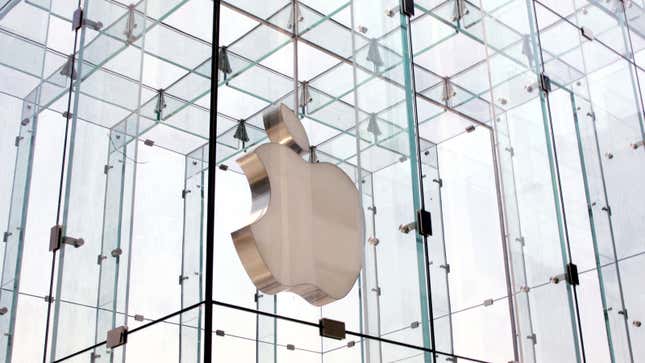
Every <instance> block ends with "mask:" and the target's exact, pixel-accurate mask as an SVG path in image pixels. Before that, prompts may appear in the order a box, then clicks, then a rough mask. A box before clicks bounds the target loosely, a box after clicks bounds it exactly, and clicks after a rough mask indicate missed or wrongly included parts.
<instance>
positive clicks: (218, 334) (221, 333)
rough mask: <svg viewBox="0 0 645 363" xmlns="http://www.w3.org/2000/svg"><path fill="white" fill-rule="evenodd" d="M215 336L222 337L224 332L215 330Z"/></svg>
mask: <svg viewBox="0 0 645 363" xmlns="http://www.w3.org/2000/svg"><path fill="white" fill-rule="evenodd" d="M215 335H217V336H218V337H223V336H225V335H226V332H225V331H224V330H221V329H217V330H215Z"/></svg>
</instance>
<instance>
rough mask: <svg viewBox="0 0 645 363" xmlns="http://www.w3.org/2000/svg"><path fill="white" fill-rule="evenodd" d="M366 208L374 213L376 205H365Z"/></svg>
mask: <svg viewBox="0 0 645 363" xmlns="http://www.w3.org/2000/svg"><path fill="white" fill-rule="evenodd" d="M367 210H368V211H370V212H372V214H376V206H375V205H373V206H371V207H367Z"/></svg>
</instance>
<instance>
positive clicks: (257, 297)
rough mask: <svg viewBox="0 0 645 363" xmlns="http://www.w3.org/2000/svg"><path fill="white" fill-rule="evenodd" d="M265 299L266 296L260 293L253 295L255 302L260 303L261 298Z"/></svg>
mask: <svg viewBox="0 0 645 363" xmlns="http://www.w3.org/2000/svg"><path fill="white" fill-rule="evenodd" d="M263 297H264V295H262V294H260V293H259V292H256V293H255V294H254V295H253V301H255V302H258V301H260V299H261V298H263Z"/></svg>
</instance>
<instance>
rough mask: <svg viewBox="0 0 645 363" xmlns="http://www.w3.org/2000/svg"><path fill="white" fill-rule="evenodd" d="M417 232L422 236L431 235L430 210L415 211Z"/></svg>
mask: <svg viewBox="0 0 645 363" xmlns="http://www.w3.org/2000/svg"><path fill="white" fill-rule="evenodd" d="M417 232H419V234H420V235H422V236H426V237H427V236H432V220H431V216H430V212H428V211H427V210H425V209H419V210H418V211H417Z"/></svg>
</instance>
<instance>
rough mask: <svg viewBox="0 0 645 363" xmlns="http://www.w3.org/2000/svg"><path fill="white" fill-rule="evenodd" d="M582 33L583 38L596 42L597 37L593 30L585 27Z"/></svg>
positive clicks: (581, 30) (581, 29) (582, 28)
mask: <svg viewBox="0 0 645 363" xmlns="http://www.w3.org/2000/svg"><path fill="white" fill-rule="evenodd" d="M580 33H581V34H582V36H583V37H585V38H587V39H588V40H590V41H592V42H593V41H594V39H595V37H594V35H593V31H591V29H589V28H587V27H586V26H583V27H581V28H580Z"/></svg>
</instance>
